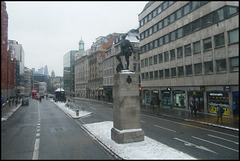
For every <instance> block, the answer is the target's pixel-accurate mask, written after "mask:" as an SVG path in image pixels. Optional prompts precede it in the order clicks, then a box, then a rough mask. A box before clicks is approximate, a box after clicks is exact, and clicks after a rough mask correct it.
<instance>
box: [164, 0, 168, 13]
mask: <svg viewBox="0 0 240 161" xmlns="http://www.w3.org/2000/svg"><path fill="white" fill-rule="evenodd" d="M166 8H168V1H165V2H164V3H163V11H164V10H165V9H166Z"/></svg>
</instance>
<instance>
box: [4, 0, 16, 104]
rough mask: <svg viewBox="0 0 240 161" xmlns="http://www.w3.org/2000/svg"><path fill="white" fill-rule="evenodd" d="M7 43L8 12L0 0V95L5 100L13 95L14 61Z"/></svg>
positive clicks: (14, 83)
mask: <svg viewBox="0 0 240 161" xmlns="http://www.w3.org/2000/svg"><path fill="white" fill-rule="evenodd" d="M12 53H13V51H12V50H11V48H10V47H9V44H8V14H7V10H6V2H4V1H1V97H3V98H4V100H5V101H6V100H7V98H8V97H11V96H15V92H16V91H15V87H16V63H15V58H14V57H13V54H12Z"/></svg>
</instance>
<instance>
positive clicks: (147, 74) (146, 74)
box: [146, 72, 148, 80]
mask: <svg viewBox="0 0 240 161" xmlns="http://www.w3.org/2000/svg"><path fill="white" fill-rule="evenodd" d="M146 80H148V72H147V73H146Z"/></svg>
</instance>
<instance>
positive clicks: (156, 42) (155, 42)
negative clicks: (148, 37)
mask: <svg viewBox="0 0 240 161" xmlns="http://www.w3.org/2000/svg"><path fill="white" fill-rule="evenodd" d="M156 47H158V39H156V40H154V43H153V48H156Z"/></svg>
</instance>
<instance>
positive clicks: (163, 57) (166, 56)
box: [141, 28, 239, 68]
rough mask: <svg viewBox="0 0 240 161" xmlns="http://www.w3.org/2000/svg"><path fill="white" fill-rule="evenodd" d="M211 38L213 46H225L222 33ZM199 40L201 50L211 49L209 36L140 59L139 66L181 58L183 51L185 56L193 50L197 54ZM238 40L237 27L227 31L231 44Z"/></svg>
mask: <svg viewBox="0 0 240 161" xmlns="http://www.w3.org/2000/svg"><path fill="white" fill-rule="evenodd" d="M213 39H214V44H215V48H218V47H222V46H225V36H224V33H221V34H218V35H215V36H214V37H213ZM201 42H202V44H203V45H202V47H203V51H208V50H210V49H212V46H213V45H212V44H213V43H212V37H209V38H206V39H203V40H202V41H197V42H194V43H192V44H187V45H185V46H181V47H178V48H176V49H172V50H170V51H165V52H163V53H160V54H157V55H154V56H151V57H149V58H145V59H142V60H141V68H144V67H147V66H151V65H155V64H158V63H163V61H164V62H167V61H169V60H175V59H176V57H177V58H178V59H179V58H182V57H183V53H184V56H185V57H186V56H191V55H192V52H193V54H199V53H201V51H202V47H201ZM238 42H239V29H238V28H237V29H234V30H231V31H228V43H229V44H233V43H238ZM175 52H176V53H175Z"/></svg>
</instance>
